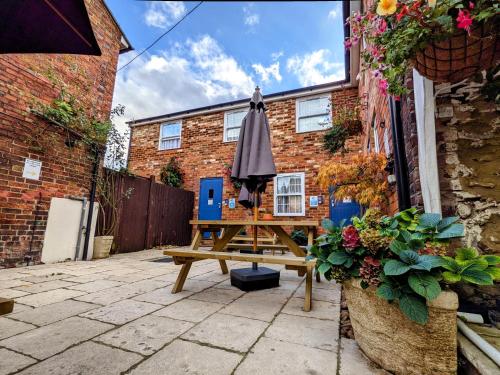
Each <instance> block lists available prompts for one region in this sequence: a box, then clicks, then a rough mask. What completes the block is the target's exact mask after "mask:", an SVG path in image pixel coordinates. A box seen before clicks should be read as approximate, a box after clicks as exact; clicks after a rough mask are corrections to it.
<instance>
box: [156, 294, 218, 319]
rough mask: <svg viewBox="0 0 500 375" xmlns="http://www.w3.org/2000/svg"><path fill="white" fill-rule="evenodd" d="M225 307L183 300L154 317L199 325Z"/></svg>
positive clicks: (193, 300) (157, 312) (159, 311)
mask: <svg viewBox="0 0 500 375" xmlns="http://www.w3.org/2000/svg"><path fill="white" fill-rule="evenodd" d="M224 306H225V305H223V304H220V303H212V302H206V301H198V300H195V299H183V300H181V301H179V302H176V303H173V304H171V305H169V306H167V307H165V308H163V309H161V310H158V311H155V312H154V313H153V315H158V316H164V317H168V318H173V319H180V320H187V321H189V322H194V323H198V322H201V321H202V320H203V319H205V318H206V317H207V316H209V315H212V314H213V313H214V312H216V311H218V310H220V309H221V308H222V307H224Z"/></svg>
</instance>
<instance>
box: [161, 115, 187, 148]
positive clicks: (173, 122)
mask: <svg viewBox="0 0 500 375" xmlns="http://www.w3.org/2000/svg"><path fill="white" fill-rule="evenodd" d="M176 124H179V125H180V126H181V131H180V133H179V147H175V148H162V147H161V143H162V140H164V139H167V138H168V139H175V138H177V137H165V138H162V136H161V134H162V129H163V127H164V126H168V125H176ZM181 146H182V121H171V122H164V123H162V124H160V136H159V138H158V151H168V150H178V149H179V148H181Z"/></svg>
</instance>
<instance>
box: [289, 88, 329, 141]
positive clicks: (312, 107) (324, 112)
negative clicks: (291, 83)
mask: <svg viewBox="0 0 500 375" xmlns="http://www.w3.org/2000/svg"><path fill="white" fill-rule="evenodd" d="M295 109H296V112H297V133H304V132H310V131H316V130H324V129H326V128H329V127H331V123H330V121H331V119H330V97H329V96H322V97H316V98H306V99H299V100H297V103H296V108H295Z"/></svg>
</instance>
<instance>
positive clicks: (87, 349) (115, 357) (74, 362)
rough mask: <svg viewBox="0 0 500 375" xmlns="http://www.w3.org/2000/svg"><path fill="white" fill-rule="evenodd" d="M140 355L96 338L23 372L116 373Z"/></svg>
mask: <svg viewBox="0 0 500 375" xmlns="http://www.w3.org/2000/svg"><path fill="white" fill-rule="evenodd" d="M142 358H143V357H141V356H140V355H139V354H134V353H130V352H126V351H123V350H120V349H115V348H110V347H108V346H105V345H102V344H98V343H95V342H92V341H90V342H85V343H83V344H80V345H77V346H75V347H73V348H71V349H69V350H66V351H65V352H63V353H61V354H58V355H56V356H54V357H51V358H49V359H47V360H45V361H43V362H40V363H38V364H36V365H34V366H31V367H29V368H28V369H26V370H24V371H22V372H21V373H20V374H22V375H45V374H50V375H97V374H99V375H117V374H120V373H122V372H124V371H126V370H127V369H129V368H130V367H131V366H133V365H134V364H135V363H137V362H139V361H140V360H141V359H142Z"/></svg>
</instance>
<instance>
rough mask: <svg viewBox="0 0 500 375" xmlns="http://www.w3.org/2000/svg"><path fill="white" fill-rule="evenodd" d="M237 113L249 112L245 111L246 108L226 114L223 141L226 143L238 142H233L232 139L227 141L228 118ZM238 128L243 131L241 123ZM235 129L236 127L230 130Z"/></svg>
mask: <svg viewBox="0 0 500 375" xmlns="http://www.w3.org/2000/svg"><path fill="white" fill-rule="evenodd" d="M235 112H247V111H246V110H245V108H239V109H235V110H231V111H226V112H224V135H223V136H222V141H223V142H224V143H230V142H238V140H237V139H236V140H232V139H230V140H228V139H227V130H228V126H227V116H228V115H230V114H231V113H235ZM238 127H239V128H240V129H241V123H240V125H239V126H238ZM235 128H236V127H231V128H230V129H235Z"/></svg>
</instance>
